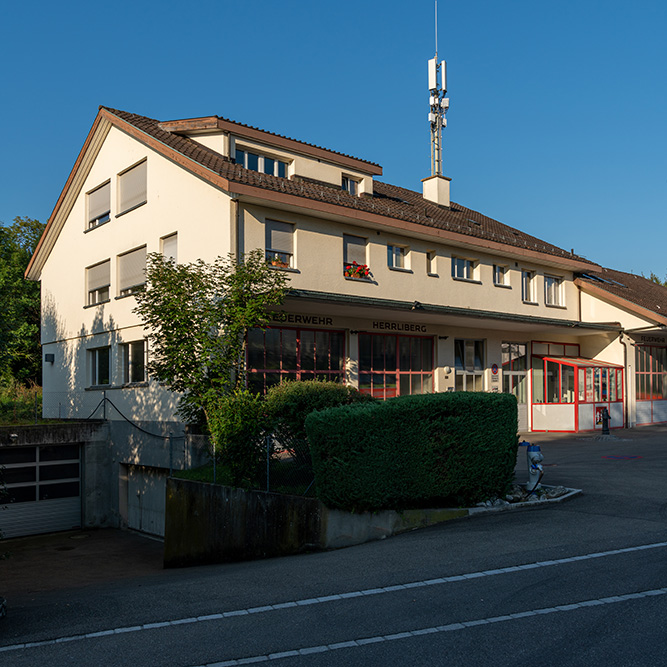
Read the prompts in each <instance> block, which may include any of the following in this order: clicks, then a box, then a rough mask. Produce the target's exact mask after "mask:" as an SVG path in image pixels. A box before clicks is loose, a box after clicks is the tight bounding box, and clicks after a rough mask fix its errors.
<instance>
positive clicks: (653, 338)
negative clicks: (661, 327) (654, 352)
mask: <svg viewBox="0 0 667 667" xmlns="http://www.w3.org/2000/svg"><path fill="white" fill-rule="evenodd" d="M639 340H640V342H642V343H660V344H662V345H664V344H665V342H666V341H667V339H666V338H664V337H663V336H639Z"/></svg>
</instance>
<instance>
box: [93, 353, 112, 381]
mask: <svg viewBox="0 0 667 667" xmlns="http://www.w3.org/2000/svg"><path fill="white" fill-rule="evenodd" d="M88 354H89V361H90V386H91V387H109V386H110V385H111V347H110V346H109V345H103V346H102V347H94V348H92V349H89V350H88ZM101 354H106V357H107V362H106V363H107V373H108V375H109V377H108V381H107V382H99V379H100V355H101Z"/></svg>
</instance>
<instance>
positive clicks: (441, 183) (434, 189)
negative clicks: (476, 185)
mask: <svg viewBox="0 0 667 667" xmlns="http://www.w3.org/2000/svg"><path fill="white" fill-rule="evenodd" d="M451 180H452V179H451V178H447V176H440V175H439V174H436V175H435V176H429V177H428V178H424V179H422V183H423V184H424V199H428V201H432V202H433V203H434V204H439V205H440V206H447V207H449V206H450V203H451V202H450V200H449V182H450V181H451Z"/></svg>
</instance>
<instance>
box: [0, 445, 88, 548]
mask: <svg viewBox="0 0 667 667" xmlns="http://www.w3.org/2000/svg"><path fill="white" fill-rule="evenodd" d="M0 466H2V467H3V468H4V479H5V484H6V487H7V492H8V494H9V495H8V496H7V497H5V498H3V499H2V501H0V502H2V503H3V505H2V506H0V530H2V533H3V535H4V537H7V538H9V537H20V536H23V535H36V534H38V533H51V532H55V531H58V530H70V529H72V528H80V527H81V446H80V445H79V444H69V445H44V446H30V447H2V448H0Z"/></svg>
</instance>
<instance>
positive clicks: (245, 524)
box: [164, 478, 468, 567]
mask: <svg viewBox="0 0 667 667" xmlns="http://www.w3.org/2000/svg"><path fill="white" fill-rule="evenodd" d="M467 514H468V511H467V510H465V509H461V510H459V509H427V510H406V511H404V512H393V511H383V512H377V513H370V512H362V513H360V514H350V513H348V512H342V511H340V510H330V509H328V508H327V507H325V506H324V505H323V504H322V503H321V502H320V501H319V500H316V499H314V498H302V497H300V496H286V495H281V494H277V493H265V492H262V491H243V490H241V489H232V488H229V487H225V486H219V485H214V484H203V483H200V482H191V481H188V480H183V479H174V478H170V479H168V480H167V503H166V516H165V537H164V565H165V567H182V566H187V565H198V564H202V563H223V562H227V561H236V560H251V559H255V558H267V557H271V556H286V555H289V554H295V553H301V552H304V551H315V550H322V549H336V548H340V547H347V546H352V545H354V544H362V543H363V542H368V541H370V540H377V539H382V538H384V537H388V536H390V535H395V534H397V533H402V532H405V531H407V530H413V529H415V528H421V527H424V526H429V525H432V524H435V523H440V522H441V521H447V520H449V519H454V518H459V517H463V516H467Z"/></svg>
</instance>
